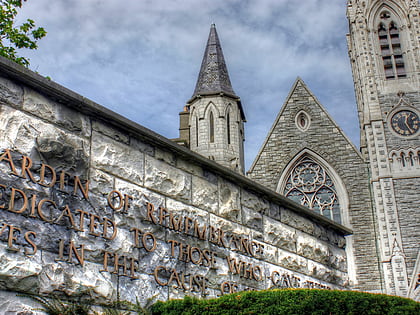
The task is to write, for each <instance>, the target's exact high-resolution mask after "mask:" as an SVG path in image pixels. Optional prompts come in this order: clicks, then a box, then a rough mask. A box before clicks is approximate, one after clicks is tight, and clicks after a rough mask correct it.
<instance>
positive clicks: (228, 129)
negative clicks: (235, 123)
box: [226, 113, 230, 144]
mask: <svg viewBox="0 0 420 315" xmlns="http://www.w3.org/2000/svg"><path fill="white" fill-rule="evenodd" d="M226 132H227V143H228V144H230V113H227V115H226Z"/></svg>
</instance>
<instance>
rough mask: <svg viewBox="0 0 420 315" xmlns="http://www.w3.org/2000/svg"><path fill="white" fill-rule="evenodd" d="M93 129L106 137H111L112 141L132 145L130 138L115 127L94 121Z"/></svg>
mask: <svg viewBox="0 0 420 315" xmlns="http://www.w3.org/2000/svg"><path fill="white" fill-rule="evenodd" d="M92 129H93V130H95V131H97V132H99V133H101V134H103V135H105V136H108V137H110V138H111V139H113V140H115V141H118V142H121V143H124V144H127V145H128V144H130V137H129V136H128V135H127V134H125V133H123V132H121V131H120V130H117V129H116V128H114V127H111V126H109V125H107V124H105V123H104V122H102V121H97V120H93V121H92Z"/></svg>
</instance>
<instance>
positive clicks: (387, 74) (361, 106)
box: [347, 0, 420, 300]
mask: <svg viewBox="0 0 420 315" xmlns="http://www.w3.org/2000/svg"><path fill="white" fill-rule="evenodd" d="M347 17H348V20H349V28H350V29H349V34H348V36H347V41H348V48H349V56H350V62H351V66H352V72H353V78H354V85H355V93H356V100H357V108H358V115H359V121H360V130H361V139H360V143H361V151H362V154H363V156H364V157H365V158H366V160H367V162H368V164H369V168H370V178H369V180H370V183H371V186H372V187H371V193H372V198H373V202H374V217H375V220H376V227H375V228H376V234H377V239H378V247H379V253H378V255H379V256H380V257H379V261H380V265H381V273H382V277H383V280H382V285H383V291H384V292H385V293H387V294H395V295H400V296H406V297H411V298H414V299H416V300H419V299H420V254H419V243H420V229H419V225H420V201H419V191H420V164H419V160H420V121H419V117H420V45H419V40H420V10H419V2H418V0H386V1H385V0H349V1H348V5H347Z"/></svg>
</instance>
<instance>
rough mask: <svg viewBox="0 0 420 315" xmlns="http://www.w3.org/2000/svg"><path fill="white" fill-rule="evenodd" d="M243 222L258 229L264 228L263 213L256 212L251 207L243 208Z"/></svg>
mask: <svg viewBox="0 0 420 315" xmlns="http://www.w3.org/2000/svg"><path fill="white" fill-rule="evenodd" d="M241 217H242V222H243V224H244V225H246V226H247V227H249V228H251V229H255V230H257V231H262V230H263V216H262V214H261V213H258V212H255V211H254V210H252V209H249V208H245V207H243V208H242V213H241Z"/></svg>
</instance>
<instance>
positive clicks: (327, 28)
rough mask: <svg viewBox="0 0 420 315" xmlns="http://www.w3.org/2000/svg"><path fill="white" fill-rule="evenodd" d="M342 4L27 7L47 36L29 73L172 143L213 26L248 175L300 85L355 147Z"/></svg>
mask: <svg viewBox="0 0 420 315" xmlns="http://www.w3.org/2000/svg"><path fill="white" fill-rule="evenodd" d="M345 9H346V0H339V1H331V0H305V1H296V0H125V1H121V0H106V1H97V0H54V1H51V0H36V1H35V0H30V1H28V2H26V3H24V6H23V10H22V11H21V13H20V19H24V18H27V17H30V18H33V19H34V20H35V21H36V23H37V24H39V25H42V26H44V27H45V28H46V30H47V31H48V35H47V37H46V38H44V39H42V40H41V41H40V42H39V49H38V50H37V51H34V52H24V54H25V55H28V56H29V57H30V58H31V66H32V68H33V69H34V70H37V71H39V72H40V73H41V74H43V75H48V76H51V77H52V79H53V80H55V81H57V82H58V83H60V84H63V85H64V86H66V87H67V88H70V89H73V90H75V91H76V92H78V93H80V94H82V95H84V96H86V97H88V98H91V99H92V100H94V101H96V102H98V103H100V104H102V105H104V106H106V107H109V108H111V109H112V110H114V111H116V112H118V113H120V114H122V115H123V116H126V117H128V118H130V119H132V120H134V121H136V122H138V123H140V124H142V125H144V126H146V127H148V128H150V129H152V130H154V131H156V132H158V133H161V134H163V135H164V136H167V137H169V138H173V137H177V136H178V135H177V133H178V112H179V111H180V110H181V109H182V107H183V106H184V104H185V102H186V101H187V100H188V99H189V98H190V97H191V94H192V92H193V90H194V87H195V83H196V79H197V75H198V71H199V68H200V64H201V58H202V55H203V52H204V48H205V43H206V40H207V36H208V32H209V27H210V24H211V23H216V27H217V30H218V33H219V37H220V39H221V43H222V47H223V51H224V54H225V57H226V61H227V66H228V69H229V73H230V76H231V81H232V85H233V88H234V90H235V92H236V93H237V94H238V95H239V96H240V97H241V99H242V103H243V106H244V109H245V113H246V115H247V120H248V123H247V124H246V140H247V141H246V155H247V158H246V159H247V165H248V166H249V165H250V163H251V162H252V160H253V159H254V157H255V155H256V153H257V152H258V150H259V146H260V145H261V144H262V142H263V140H264V138H265V136H266V133H267V131H268V130H269V128H270V127H271V124H272V123H273V120H274V117H275V116H276V115H277V113H278V111H279V110H280V108H281V106H282V104H283V103H284V101H285V98H286V96H287V94H288V92H289V89H290V88H291V86H292V84H293V82H294V80H295V79H296V77H297V76H300V77H301V78H302V79H303V80H304V81H305V82H306V83H307V84H308V86H309V88H310V89H311V90H312V91H313V92H314V94H315V95H316V96H317V97H318V99H319V100H320V101H321V103H322V104H323V105H324V106H325V107H326V108H327V110H328V111H329V112H330V114H331V115H332V116H333V117H334V119H335V120H336V121H337V122H338V123H339V124H340V125H341V126H342V128H343V129H344V131H345V132H346V133H347V134H348V135H349V136H350V138H351V139H352V140H353V141H354V142H356V143H358V130H359V129H358V122H357V117H356V105H355V101H354V95H353V86H352V79H351V72H350V66H349V62H348V57H347V48H346V39H345V34H346V32H347V20H346V17H345Z"/></svg>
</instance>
